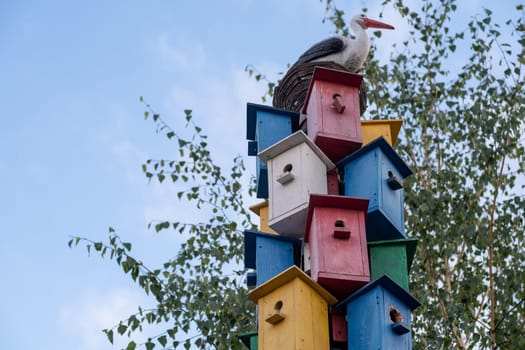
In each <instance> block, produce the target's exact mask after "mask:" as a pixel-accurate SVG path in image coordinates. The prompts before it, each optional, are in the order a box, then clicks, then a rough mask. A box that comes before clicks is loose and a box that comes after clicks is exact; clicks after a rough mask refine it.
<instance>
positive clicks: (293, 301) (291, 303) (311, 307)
mask: <svg viewBox="0 0 525 350" xmlns="http://www.w3.org/2000/svg"><path fill="white" fill-rule="evenodd" d="M279 302H280V303H281V305H282V306H281V309H280V311H281V313H282V314H283V315H284V316H285V318H284V319H283V320H282V321H280V322H279V323H277V324H272V323H270V322H267V321H266V319H267V318H268V315H271V314H272V313H274V312H275V306H276V304H278V303H279ZM258 306H259V349H266V350H275V349H297V350H299V349H301V350H307V349H311V350H322V349H326V350H328V349H329V348H330V336H329V333H328V305H327V303H326V301H325V300H324V299H323V298H322V297H321V296H319V295H318V294H317V293H316V292H315V291H314V290H312V289H311V288H310V287H309V286H308V285H306V284H305V283H304V282H303V281H302V280H300V279H295V280H293V281H292V282H290V283H289V284H287V285H285V286H283V287H281V288H279V289H278V290H275V291H273V292H271V293H269V294H268V295H266V296H264V297H263V298H261V299H259V302H258Z"/></svg>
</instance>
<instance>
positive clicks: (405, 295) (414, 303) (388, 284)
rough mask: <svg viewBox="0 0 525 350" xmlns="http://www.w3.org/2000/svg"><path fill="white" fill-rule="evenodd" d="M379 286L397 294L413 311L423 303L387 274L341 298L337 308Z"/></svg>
mask: <svg viewBox="0 0 525 350" xmlns="http://www.w3.org/2000/svg"><path fill="white" fill-rule="evenodd" d="M377 286H381V287H382V288H384V289H386V290H388V291H389V292H390V293H392V294H393V295H394V296H396V297H397V298H398V299H399V300H400V301H401V302H403V303H404V304H405V305H406V306H407V307H408V308H409V309H410V310H411V311H412V310H414V309H416V308H417V307H418V306H419V305H421V303H420V302H419V300H417V299H416V298H414V297H413V296H412V295H411V294H410V293H409V292H407V291H406V290H405V289H404V288H403V287H401V286H400V285H399V284H397V283H396V282H395V281H394V280H393V279H392V278H390V277H389V276H388V275H386V274H385V275H382V276H381V277H379V278H377V279H375V280H373V281H372V282H370V283H368V284H367V285H365V286H364V287H362V288H361V289H359V290H357V291H356V292H355V293H353V294H352V295H350V296H349V297H347V298H345V299H343V300H341V301H340V302H338V303H337V304H336V305H335V307H336V308H341V307H344V306H345V305H346V304H348V303H350V302H352V301H354V300H356V299H358V298H359V297H361V296H362V295H364V294H366V293H368V292H369V291H371V290H372V289H374V288H375V287H377Z"/></svg>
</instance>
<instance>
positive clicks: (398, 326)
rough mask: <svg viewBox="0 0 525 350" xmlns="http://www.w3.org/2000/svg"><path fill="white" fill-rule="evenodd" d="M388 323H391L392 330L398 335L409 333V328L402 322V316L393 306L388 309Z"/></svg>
mask: <svg viewBox="0 0 525 350" xmlns="http://www.w3.org/2000/svg"><path fill="white" fill-rule="evenodd" d="M388 313H389V314H390V321H392V322H393V324H392V330H393V331H394V332H396V333H397V334H399V335H402V334H405V333H408V332H410V328H408V326H407V325H406V324H405V323H404V322H403V314H402V313H401V312H400V311H399V310H398V309H396V308H395V307H393V306H390V307H389V308H388Z"/></svg>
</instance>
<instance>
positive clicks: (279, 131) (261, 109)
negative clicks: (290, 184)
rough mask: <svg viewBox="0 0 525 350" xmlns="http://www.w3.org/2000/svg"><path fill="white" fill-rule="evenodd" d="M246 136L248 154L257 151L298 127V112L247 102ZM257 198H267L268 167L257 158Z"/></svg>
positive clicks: (251, 154) (255, 153)
mask: <svg viewBox="0 0 525 350" xmlns="http://www.w3.org/2000/svg"><path fill="white" fill-rule="evenodd" d="M246 110H247V113H246V117H247V122H246V138H247V139H248V155H249V156H256V155H257V153H259V151H261V150H263V149H266V148H268V147H270V146H271V145H273V144H274V143H276V142H278V141H280V140H281V139H283V138H285V137H286V136H288V135H290V134H292V133H293V132H295V131H297V130H298V129H299V113H297V112H292V111H285V110H282V109H276V108H272V107H269V106H263V105H258V104H253V103H248V104H247V108H246ZM256 167H257V172H256V179H257V198H268V168H267V166H266V164H265V163H264V162H262V161H261V160H260V159H259V158H257V160H256Z"/></svg>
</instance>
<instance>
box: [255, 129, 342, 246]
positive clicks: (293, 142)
mask: <svg viewBox="0 0 525 350" xmlns="http://www.w3.org/2000/svg"><path fill="white" fill-rule="evenodd" d="M259 157H260V158H261V160H262V161H264V162H266V163H267V165H268V187H269V201H270V210H269V218H268V221H269V225H270V227H271V228H272V229H273V230H275V231H276V232H278V233H279V234H281V235H288V236H292V237H296V238H299V237H301V238H302V236H303V232H304V225H305V221H306V211H307V209H308V201H309V199H310V197H309V195H310V193H319V194H326V193H327V176H326V173H327V172H328V171H329V170H331V169H333V168H334V164H333V163H332V162H331V161H330V159H328V157H326V155H325V154H324V153H323V152H322V151H321V150H320V149H319V147H317V146H316V145H315V144H314V143H313V142H312V140H310V138H309V137H308V136H306V134H305V133H304V132H302V131H297V132H295V133H294V134H292V135H290V136H288V137H286V138H284V139H282V140H281V141H279V142H278V143H276V144H274V145H272V146H271V147H269V148H267V149H265V150H263V151H261V152H260V153H259Z"/></svg>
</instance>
